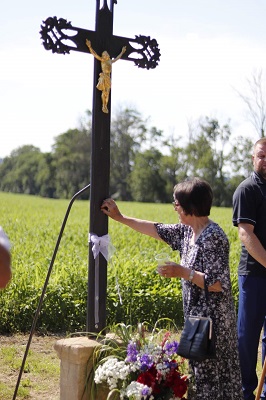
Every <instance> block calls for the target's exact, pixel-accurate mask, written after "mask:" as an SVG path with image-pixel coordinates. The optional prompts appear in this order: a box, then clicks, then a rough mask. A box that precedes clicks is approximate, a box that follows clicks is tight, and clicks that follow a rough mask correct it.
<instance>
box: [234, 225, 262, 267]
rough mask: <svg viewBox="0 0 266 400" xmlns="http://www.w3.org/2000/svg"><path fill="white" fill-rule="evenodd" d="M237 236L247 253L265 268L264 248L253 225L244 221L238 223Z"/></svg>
mask: <svg viewBox="0 0 266 400" xmlns="http://www.w3.org/2000/svg"><path fill="white" fill-rule="evenodd" d="M238 236H239V239H240V241H241V242H242V243H243V245H244V246H245V248H246V249H247V251H248V253H249V254H250V255H251V256H252V257H253V258H254V259H255V260H256V261H258V262H259V263H260V264H261V265H263V266H264V267H265V268H266V250H265V249H264V247H263V246H262V244H261V242H260V241H259V239H258V237H257V236H256V235H255V233H254V226H253V225H251V224H244V223H240V224H238Z"/></svg>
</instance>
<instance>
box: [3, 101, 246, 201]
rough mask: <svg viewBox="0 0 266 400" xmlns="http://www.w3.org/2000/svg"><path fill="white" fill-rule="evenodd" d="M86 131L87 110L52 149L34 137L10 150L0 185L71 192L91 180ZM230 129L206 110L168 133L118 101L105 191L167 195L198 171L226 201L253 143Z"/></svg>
mask: <svg viewBox="0 0 266 400" xmlns="http://www.w3.org/2000/svg"><path fill="white" fill-rule="evenodd" d="M91 135H92V124H91V112H90V111H87V112H86V113H85V115H84V117H83V118H82V120H80V121H79V126H78V127H77V128H75V129H69V130H68V131H67V132H65V133H62V134H60V135H58V136H57V137H56V138H55V143H54V144H53V146H52V150H51V152H48V153H43V152H41V151H40V149H39V148H37V147H35V146H32V145H25V146H22V147H19V148H17V149H15V150H13V151H12V152H11V154H10V156H8V157H5V158H4V159H3V160H2V163H1V164H0V190H1V191H5V192H13V193H25V194H31V195H38V196H43V197H49V198H64V199H67V198H71V197H72V196H73V195H74V194H75V193H76V192H77V191H79V190H80V189H81V188H83V187H84V186H86V185H87V184H88V183H89V182H90V159H91ZM231 135H232V133H231V127H230V123H229V122H228V123H227V124H224V125H220V123H219V121H218V120H217V119H212V118H208V117H205V118H204V119H200V120H199V121H197V124H196V126H195V127H194V128H192V127H191V126H190V127H189V133H188V135H185V136H184V135H181V134H180V135H176V134H174V133H172V134H170V135H169V136H167V137H166V136H165V134H164V133H163V131H161V130H158V129H157V128H156V127H149V124H148V120H147V119H144V118H143V117H142V115H141V114H140V113H139V112H138V111H137V110H136V109H133V108H126V107H125V108H123V107H121V108H120V109H118V110H117V111H116V113H115V115H114V117H113V118H112V121H111V141H110V195H112V196H113V197H114V198H116V199H117V200H123V201H140V202H162V203H166V202H170V201H171V199H172V192H173V186H174V185H175V184H176V183H177V182H179V181H181V180H184V179H186V178H187V177H191V176H198V177H201V178H204V179H206V180H207V181H208V182H209V183H210V184H211V186H212V188H213V191H214V205H216V206H231V203H232V194H233V192H234V190H235V188H236V187H237V185H238V184H239V183H240V181H241V180H243V179H244V178H246V177H247V176H248V175H249V174H250V172H251V171H252V163H251V149H252V145H253V141H251V140H250V139H248V138H244V137H237V138H235V139H234V140H233V139H232V140H231ZM99 184H100V183H99Z"/></svg>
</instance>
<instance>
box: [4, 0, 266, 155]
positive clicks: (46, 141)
mask: <svg viewBox="0 0 266 400" xmlns="http://www.w3.org/2000/svg"><path fill="white" fill-rule="evenodd" d="M101 4H102V3H101ZM108 4H109V0H108ZM95 12H96V0H76V1H74V0H72V1H70V0H45V1H36V0H24V1H21V0H13V1H5V2H3V4H2V5H1V13H0V132H1V146H0V158H3V157H6V156H9V155H10V153H11V152H12V151H13V150H15V149H17V148H18V147H20V146H23V145H27V144H30V145H34V146H36V147H38V148H39V149H40V150H41V151H42V152H49V151H51V149H52V145H53V144H54V143H55V137H56V136H58V135H60V134H62V133H64V132H66V131H67V130H68V129H72V128H76V127H77V126H79V121H80V119H81V118H82V116H83V115H84V114H85V111H86V110H88V109H89V110H91V109H92V93H93V87H92V85H93V64H94V62H93V56H92V55H91V54H87V53H80V52H75V51H72V52H70V54H66V55H60V54H53V53H52V52H51V51H47V50H45V49H44V47H43V45H42V41H41V38H40V33H39V32H40V26H41V23H42V21H43V20H45V19H46V18H48V17H52V16H57V17H58V18H59V17H62V18H65V19H67V20H68V21H71V23H72V25H73V26H76V27H80V28H84V29H89V30H95ZM265 15H266V1H265V0H223V1H221V0H185V1H180V0H168V1H160V0H131V1H130V0H117V4H115V5H114V29H113V33H114V34H115V35H119V36H125V37H132V38H134V37H135V35H140V34H141V35H145V36H150V37H151V38H155V39H156V40H157V42H158V44H159V48H160V52H161V58H160V62H159V65H158V66H157V67H156V68H155V69H150V70H146V69H141V68H138V67H136V66H135V65H134V63H133V62H129V61H124V60H119V61H118V62H117V63H115V64H113V69H112V113H115V111H116V110H117V109H118V108H119V107H121V106H122V107H123V106H126V107H133V108H135V109H137V110H138V111H139V112H140V113H141V115H142V117H143V118H144V119H147V118H148V121H149V124H150V125H151V126H156V128H158V129H161V130H162V131H163V132H164V134H165V135H166V136H169V134H174V135H176V137H182V139H184V140H185V139H186V137H187V135H188V124H190V123H191V122H192V121H197V120H198V119H199V118H201V117H205V116H208V117H211V118H217V119H218V121H219V123H220V125H223V124H225V123H227V122H228V121H229V120H230V123H231V129H232V133H233V136H237V135H240V134H242V135H247V136H251V137H254V139H256V140H257V139H258V135H257V134H256V132H255V130H254V128H253V126H252V124H251V123H249V122H248V121H247V118H246V114H245V110H246V107H245V103H244V102H243V100H241V99H240V97H239V95H238V94H237V91H238V92H240V93H244V94H246V93H248V91H249V89H248V86H247V79H250V78H251V76H252V74H254V71H257V70H264V69H265V65H266V26H265Z"/></svg>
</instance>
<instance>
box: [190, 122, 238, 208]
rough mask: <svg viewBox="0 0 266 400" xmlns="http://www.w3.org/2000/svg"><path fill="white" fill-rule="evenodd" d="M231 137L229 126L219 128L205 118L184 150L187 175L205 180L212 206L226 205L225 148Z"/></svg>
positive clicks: (218, 125)
mask: <svg viewBox="0 0 266 400" xmlns="http://www.w3.org/2000/svg"><path fill="white" fill-rule="evenodd" d="M230 136H231V129H230V125H229V123H228V124H225V125H223V126H220V124H219V122H218V120H216V119H210V118H208V117H206V118H205V120H204V121H203V122H200V123H199V126H198V131H197V132H196V134H195V133H194V134H193V135H192V137H191V140H190V142H189V144H188V146H187V148H186V152H187V160H188V163H189V166H190V167H189V174H190V175H194V176H196V175H197V176H199V177H201V178H204V179H206V180H207V181H208V182H209V183H210V185H211V186H212V189H213V192H214V205H223V206H225V205H228V203H229V202H230V204H231V199H229V198H228V196H227V193H226V180H227V179H228V176H227V173H226V166H227V163H228V155H227V154H226V153H225V146H226V144H227V143H228V141H229V138H230Z"/></svg>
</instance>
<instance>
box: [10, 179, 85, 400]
mask: <svg viewBox="0 0 266 400" xmlns="http://www.w3.org/2000/svg"><path fill="white" fill-rule="evenodd" d="M89 187H90V184H89V185H87V186H85V187H84V188H83V189H81V190H80V191H79V192H77V193H76V194H75V195H74V196H73V197H72V199H71V200H70V203H69V205H68V208H67V211H66V214H65V218H64V220H63V223H62V226H61V230H60V233H59V235H58V238H57V242H56V245H55V249H54V253H53V256H52V259H51V262H50V266H49V269H48V272H47V276H46V279H45V283H44V286H43V290H42V294H41V297H40V300H39V304H38V307H37V310H36V312H35V317H34V319H33V323H32V326H31V330H30V335H29V339H28V343H27V346H26V350H25V353H24V357H23V360H22V364H21V367H20V371H19V375H18V380H17V384H16V388H15V391H14V395H13V400H15V399H16V397H17V393H18V388H19V384H20V381H21V376H22V374H23V370H24V366H25V363H26V359H27V356H28V352H29V348H30V344H31V340H32V336H33V334H34V332H35V327H36V323H37V319H38V317H39V314H40V310H41V306H42V303H43V299H44V295H45V292H46V289H47V285H48V282H49V278H50V275H51V272H52V268H53V265H54V261H55V257H56V254H57V251H58V248H59V244H60V242H61V238H62V235H63V232H64V229H65V225H66V222H67V219H68V216H69V213H70V210H71V207H72V204H73V203H74V201H75V200H76V199H77V198H78V197H79V196H80V195H81V194H82V193H84V192H85V191H86V190H87V189H88V188H89Z"/></svg>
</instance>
